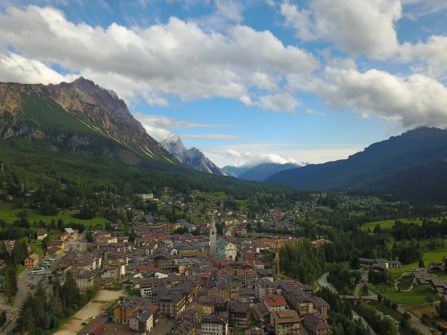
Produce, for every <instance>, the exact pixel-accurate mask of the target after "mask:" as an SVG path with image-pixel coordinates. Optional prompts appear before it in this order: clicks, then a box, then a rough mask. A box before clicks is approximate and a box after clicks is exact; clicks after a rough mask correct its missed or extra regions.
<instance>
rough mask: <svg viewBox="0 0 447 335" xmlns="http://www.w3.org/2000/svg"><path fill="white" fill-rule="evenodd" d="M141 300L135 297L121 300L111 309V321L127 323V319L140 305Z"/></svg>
mask: <svg viewBox="0 0 447 335" xmlns="http://www.w3.org/2000/svg"><path fill="white" fill-rule="evenodd" d="M142 305H143V304H142V302H141V300H140V299H137V298H129V299H125V300H121V301H120V302H119V303H118V305H117V306H116V307H115V309H114V310H113V321H114V322H117V323H121V324H127V323H128V322H129V319H130V318H131V317H132V316H134V315H135V313H136V312H137V311H139V310H140V309H141V307H142Z"/></svg>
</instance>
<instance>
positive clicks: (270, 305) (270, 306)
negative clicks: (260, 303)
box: [264, 295, 288, 313]
mask: <svg viewBox="0 0 447 335" xmlns="http://www.w3.org/2000/svg"><path fill="white" fill-rule="evenodd" d="M264 305H265V307H266V308H267V310H268V311H269V312H270V313H271V312H277V311H285V310H286V309H288V306H287V301H286V299H285V298H284V297H283V296H282V295H269V296H266V297H265V298H264Z"/></svg>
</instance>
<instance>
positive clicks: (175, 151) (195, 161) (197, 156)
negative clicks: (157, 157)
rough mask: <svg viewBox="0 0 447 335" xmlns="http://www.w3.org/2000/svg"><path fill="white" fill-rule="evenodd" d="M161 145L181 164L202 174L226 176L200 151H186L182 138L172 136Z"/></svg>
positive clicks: (192, 149) (193, 149)
mask: <svg viewBox="0 0 447 335" xmlns="http://www.w3.org/2000/svg"><path fill="white" fill-rule="evenodd" d="M160 144H161V145H162V146H163V148H165V149H166V150H167V151H168V152H170V153H171V154H172V155H174V156H175V157H176V158H177V159H178V160H179V161H180V162H181V163H183V164H185V165H187V166H189V167H191V168H193V169H195V170H198V171H202V172H207V173H211V174H214V175H217V176H224V175H225V174H224V173H223V172H222V170H221V169H219V168H218V167H217V166H216V165H215V164H214V163H213V162H211V161H210V160H209V159H208V158H207V157H206V156H205V155H204V154H203V153H202V152H201V151H200V150H199V149H197V148H191V149H186V148H185V146H184V144H183V142H182V140H181V139H180V137H178V136H176V135H170V136H168V137H167V138H166V139H165V140H163V141H161V142H160Z"/></svg>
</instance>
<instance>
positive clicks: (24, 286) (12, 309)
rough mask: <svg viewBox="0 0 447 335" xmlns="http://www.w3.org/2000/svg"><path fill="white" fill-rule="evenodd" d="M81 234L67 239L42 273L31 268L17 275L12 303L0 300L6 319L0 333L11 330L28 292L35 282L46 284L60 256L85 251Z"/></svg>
mask: <svg viewBox="0 0 447 335" xmlns="http://www.w3.org/2000/svg"><path fill="white" fill-rule="evenodd" d="M81 238H82V237H81V236H80V237H79V240H77V241H68V242H67V243H66V245H65V251H64V252H63V253H61V254H60V255H56V256H55V257H54V261H52V262H51V265H50V267H49V268H48V269H46V270H45V272H44V274H43V275H33V274H31V269H26V270H25V271H23V272H22V273H21V274H20V275H19V276H18V277H17V289H18V290H17V294H16V298H15V300H14V305H13V306H10V305H7V304H6V303H2V302H1V301H0V309H2V310H6V311H7V320H6V322H5V324H4V325H3V327H2V328H0V333H2V334H6V333H8V332H10V331H12V330H13V329H14V328H15V326H16V324H17V318H18V317H19V313H20V309H21V307H22V305H23V302H24V301H25V299H26V297H27V296H28V294H29V293H31V294H33V293H34V291H35V288H36V287H37V284H38V283H39V282H42V283H43V284H44V286H45V284H48V276H49V275H51V273H52V272H53V271H54V270H55V269H56V268H57V266H58V265H59V262H60V260H61V259H62V257H63V256H64V255H65V254H66V253H67V252H68V251H69V250H70V249H74V250H78V251H85V249H86V241H84V240H81Z"/></svg>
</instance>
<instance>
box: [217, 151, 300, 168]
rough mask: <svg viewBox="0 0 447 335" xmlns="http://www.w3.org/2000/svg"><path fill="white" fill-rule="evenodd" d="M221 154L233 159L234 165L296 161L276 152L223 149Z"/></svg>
mask: <svg viewBox="0 0 447 335" xmlns="http://www.w3.org/2000/svg"><path fill="white" fill-rule="evenodd" d="M222 156H224V157H226V158H227V159H229V160H231V161H233V162H234V164H236V165H248V166H254V165H258V164H262V163H277V164H285V163H297V161H296V160H295V159H293V158H287V157H283V156H281V155H278V154H271V153H259V152H253V151H238V150H235V149H228V150H226V151H224V152H223V153H222Z"/></svg>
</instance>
